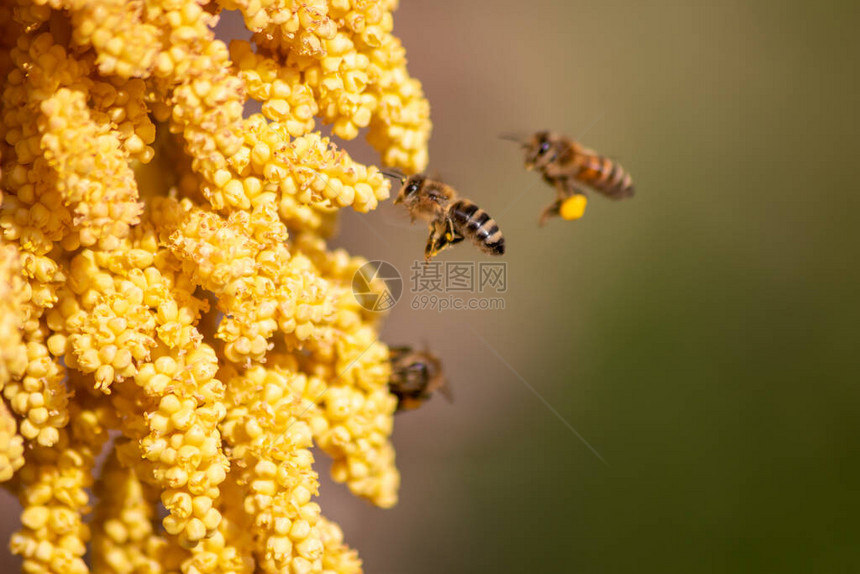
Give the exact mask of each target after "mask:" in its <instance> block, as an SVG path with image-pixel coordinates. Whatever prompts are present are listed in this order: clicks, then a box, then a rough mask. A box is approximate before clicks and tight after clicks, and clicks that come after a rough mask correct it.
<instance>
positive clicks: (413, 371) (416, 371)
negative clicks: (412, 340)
mask: <svg viewBox="0 0 860 574" xmlns="http://www.w3.org/2000/svg"><path fill="white" fill-rule="evenodd" d="M388 356H389V360H390V361H391V379H390V380H389V381H388V389H389V390H390V391H391V394H393V395H394V396H396V397H397V410H398V411H409V410H412V409H417V408H418V407H420V406H421V405H422V404H423V403H424V402H425V401H427V400H428V399H429V398H430V397H431V395H432V394H433V393H434V392H435V391H439V392H440V393H442V396H444V397H445V398H446V399H448V400H449V401H450V400H451V390H450V389H449V388H448V383H447V381H446V380H445V376H444V375H443V374H442V363H441V361H439V359H438V358H437V357H436V356H435V355H433V354H431V353H429V352H427V351H414V350H412V348H411V347H390V348H389V349H388Z"/></svg>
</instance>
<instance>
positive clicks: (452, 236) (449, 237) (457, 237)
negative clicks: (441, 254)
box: [445, 217, 465, 247]
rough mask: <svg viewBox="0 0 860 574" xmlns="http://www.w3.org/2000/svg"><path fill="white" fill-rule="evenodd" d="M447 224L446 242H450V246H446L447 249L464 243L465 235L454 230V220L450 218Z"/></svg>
mask: <svg viewBox="0 0 860 574" xmlns="http://www.w3.org/2000/svg"><path fill="white" fill-rule="evenodd" d="M447 224H448V231H446V232H445V240H446V241H447V242H448V245H446V247H448V246H451V245H456V244H458V243H460V242H461V241H463V239H465V237H464V236H463V234H461V233H460V232H459V231H457V230H456V229H455V228H454V220H453V219H451V218H450V217H449V218H448V221H447Z"/></svg>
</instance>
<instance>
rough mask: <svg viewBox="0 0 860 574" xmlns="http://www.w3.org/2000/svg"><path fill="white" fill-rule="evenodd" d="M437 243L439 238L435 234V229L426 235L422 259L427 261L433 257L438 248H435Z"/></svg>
mask: <svg viewBox="0 0 860 574" xmlns="http://www.w3.org/2000/svg"><path fill="white" fill-rule="evenodd" d="M438 243H439V238H438V237H437V236H436V230H433V231H431V232H430V236H429V237H427V245H426V246H425V247H424V261H425V262H428V261H430V260H431V259H433V258H434V257H435V256H436V254H437V253H439V250H438V249H437V248H436V245H437V244H438Z"/></svg>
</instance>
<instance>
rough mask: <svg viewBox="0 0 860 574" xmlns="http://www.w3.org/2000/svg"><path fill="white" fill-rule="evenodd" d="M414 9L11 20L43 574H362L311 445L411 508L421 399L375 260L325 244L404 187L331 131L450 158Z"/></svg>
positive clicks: (12, 110)
mask: <svg viewBox="0 0 860 574" xmlns="http://www.w3.org/2000/svg"><path fill="white" fill-rule="evenodd" d="M395 8H396V1H395V0H216V1H215V2H202V1H200V0H134V1H132V2H126V1H120V0H107V1H104V0H17V2H12V3H4V4H3V5H2V6H0V192H2V195H0V392H2V397H0V484H2V485H3V486H4V487H6V488H8V489H9V490H10V491H12V492H14V493H15V494H16V496H18V498H19V500H20V502H21V505H22V507H23V510H22V514H21V530H20V531H19V532H18V533H16V534H15V535H14V537H13V539H12V542H11V548H12V551H13V552H14V553H16V554H18V555H20V556H21V557H22V559H23V561H24V566H23V568H24V571H25V572H27V573H28V574H41V573H49V572H56V573H60V572H63V573H73V574H76V573H84V572H89V571H90V568H92V570H93V571H95V572H101V573H106V574H111V573H115V574H131V573H149V574H160V573H179V572H182V573H185V574H207V573H216V572H218V573H228V572H229V573H247V574H252V573H256V572H264V573H266V574H269V573H278V574H281V573H283V574H309V573H326V574H335V573H339V574H353V573H358V572H361V561H360V560H359V559H358V557H357V555H356V553H355V552H354V551H353V550H351V549H349V548H348V547H347V546H346V545H345V544H344V542H343V534H342V532H341V531H340V529H339V528H338V526H337V525H335V524H334V523H332V522H330V521H328V520H326V519H325V518H324V517H323V516H322V514H321V509H320V506H319V504H318V503H317V502H316V501H315V497H316V496H317V495H318V483H319V480H318V475H317V473H316V471H315V470H314V467H313V463H314V456H313V454H312V450H311V449H312V448H313V447H314V446H316V447H318V448H319V449H320V451H321V452H323V453H325V454H326V455H328V456H330V457H332V459H333V461H334V462H333V465H332V476H333V478H334V480H336V481H338V482H343V483H345V484H346V485H347V486H348V488H349V489H350V490H351V491H352V492H353V493H354V494H356V495H357V496H360V497H363V498H365V499H367V500H369V501H370V502H371V503H373V504H375V505H378V506H381V507H389V506H391V505H393V504H394V503H395V502H396V500H397V490H398V486H399V480H400V479H399V474H398V472H397V469H396V467H395V465H394V450H393V448H392V445H391V441H390V436H391V432H392V416H393V413H394V410H395V407H396V399H395V397H393V396H392V395H391V394H390V393H389V392H388V386H387V383H388V380H389V375H390V365H389V363H388V350H387V348H386V346H385V344H384V343H382V342H380V341H378V331H379V325H378V320H379V317H377V316H376V315H374V314H372V313H369V312H367V311H365V310H364V309H362V308H361V307H360V306H359V305H358V303H357V302H356V300H355V298H354V296H353V294H352V291H351V280H352V276H353V274H354V273H355V271H356V270H357V269H358V268H359V267H360V266H361V265H362V264H363V263H365V260H363V259H361V258H359V257H353V256H350V255H349V254H347V253H346V252H345V251H343V250H337V251H331V250H330V249H329V248H328V247H327V245H326V240H327V236H328V234H329V233H330V231H331V229H332V228H333V226H334V222H335V218H336V216H337V212H338V210H339V209H340V208H343V207H352V208H353V209H354V210H356V211H358V212H366V211H369V210H372V209H374V208H375V207H376V206H377V204H378V202H379V201H382V200H384V199H387V198H388V197H389V192H390V184H389V183H388V181H387V180H386V179H385V178H384V177H383V176H382V174H381V173H380V171H379V169H378V168H377V167H374V166H364V165H361V164H358V163H356V162H355V161H353V160H352V159H351V158H350V157H349V155H348V154H347V153H346V152H345V151H344V150H343V149H341V148H339V147H338V146H336V145H335V143H334V142H333V141H332V140H331V139H330V138H327V137H323V136H322V135H321V134H320V133H319V132H315V131H314V129H315V126H316V120H317V119H319V120H321V121H322V122H323V123H326V124H332V133H333V134H334V136H335V137H337V138H340V139H344V140H349V139H353V138H355V137H356V136H357V135H358V134H359V131H360V130H362V129H365V128H366V131H367V138H368V141H369V142H370V143H371V144H372V145H373V146H375V147H376V148H377V149H378V150H379V152H380V154H381V158H382V161H381V163H382V164H384V165H386V166H391V167H395V168H399V169H401V170H403V171H404V172H407V173H411V172H417V171H422V170H423V169H424V168H425V166H426V163H427V141H428V138H429V134H430V121H429V107H428V104H427V101H426V100H425V98H424V95H423V92H422V90H421V85H420V83H419V82H418V81H417V80H414V79H412V78H410V77H409V75H408V73H407V71H406V60H405V56H404V51H403V49H402V47H401V45H400V43H399V41H398V40H397V38H395V37H394V36H393V35H392V28H393V19H392V11H393V10H394V9H395ZM221 10H239V11H241V13H242V15H243V17H244V19H245V23H246V25H247V27H248V29H249V30H250V31H251V33H252V41H251V42H248V41H234V42H231V43H230V45H229V46H228V45H227V44H225V43H224V42H222V41H221V40H219V39H218V38H216V37H215V33H214V27H215V25H216V23H217V22H218V19H219V12H220V11H221ZM249 100H255V101H257V102H259V104H260V105H261V106H262V107H261V112H260V113H257V114H251V115H245V111H244V110H245V104H246V103H248V101H249ZM100 454H104V455H106V456H105V462H104V463H103V465H102V467H101V470H100V472H97V469H96V468H95V467H96V460H97V458H98V457H99V455H100ZM96 476H98V480H96ZM90 488H92V491H93V494H94V498H95V499H94V500H90V496H89V495H88V493H87V491H88V489H90ZM91 508H93V509H94V512H93V515H92V518H91V519H90V518H89V517H88V513H89V512H90V511H91ZM159 517H161V518H159ZM88 550H89V552H90V556H91V559H90V560H85V555H86V554H87V552H88ZM88 562H89V564H88Z"/></svg>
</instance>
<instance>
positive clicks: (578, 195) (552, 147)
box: [504, 131, 633, 225]
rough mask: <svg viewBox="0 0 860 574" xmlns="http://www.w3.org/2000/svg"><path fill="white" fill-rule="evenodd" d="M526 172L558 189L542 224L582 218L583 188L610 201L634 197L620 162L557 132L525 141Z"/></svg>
mask: <svg viewBox="0 0 860 574" xmlns="http://www.w3.org/2000/svg"><path fill="white" fill-rule="evenodd" d="M504 137H505V139H513V140H514V141H517V142H518V143H520V144H521V145H522V146H523V149H524V150H525V156H526V169H528V170H532V169H534V170H536V171H538V172H540V174H541V175H542V176H543V179H544V181H546V182H547V183H548V184H550V185H551V186H553V187H554V188H555V190H556V199H555V201H553V202H552V203H551V204H549V205H548V206H547V207H546V208H545V209H544V210H543V212H541V217H540V225H544V224H545V223H546V222H547V220H548V219H549V218H550V217H555V216H561V217H562V218H563V219H567V220H573V219H579V218H580V217H582V215H583V214H584V213H585V205H586V203H587V199H586V197H585V194H584V192H583V191H582V189H581V188H580V187H579V186H580V185H585V186H587V187H590V188H591V189H593V190H594V191H597V192H599V193H601V194H603V195H605V196H606V197H608V198H610V199H625V198H628V197H632V196H633V179H632V178H631V177H630V174H628V173H627V172H626V171H624V168H622V167H621V166H620V165H618V163H617V162H615V161H613V160H611V159H609V158H608V157H605V156H602V155H599V154H597V153H596V152H594V151H593V150H590V149H588V148H586V147H584V146H582V145H580V144H579V143H577V142H575V141H574V140H572V139H570V138H568V137H566V136H563V135H560V134H556V133H553V132H547V131H542V132H537V133H535V134H533V135H532V136H530V137H529V138H527V139H526V140H524V141H521V140H516V139H514V138H511V137H507V136H504Z"/></svg>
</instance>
